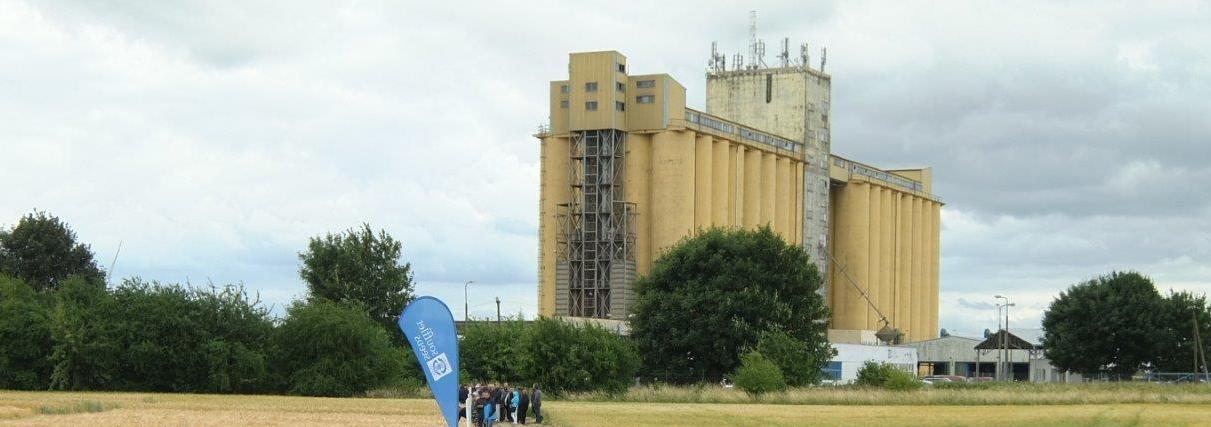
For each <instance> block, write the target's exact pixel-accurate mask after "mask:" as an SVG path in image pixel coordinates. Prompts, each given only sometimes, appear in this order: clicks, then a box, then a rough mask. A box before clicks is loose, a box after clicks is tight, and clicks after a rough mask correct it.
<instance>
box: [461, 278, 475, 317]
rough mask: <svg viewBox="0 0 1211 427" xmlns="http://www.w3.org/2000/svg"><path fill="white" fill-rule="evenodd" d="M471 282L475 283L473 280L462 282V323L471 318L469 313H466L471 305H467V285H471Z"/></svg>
mask: <svg viewBox="0 0 1211 427" xmlns="http://www.w3.org/2000/svg"><path fill="white" fill-rule="evenodd" d="M472 283H475V281H474V280H468V281H467V283H463V322H464V323H465V322H467V321H468V320H470V319H471V316H470V314H468V313H470V312H471V307H470V306H468V305H467V286H471V284H472Z"/></svg>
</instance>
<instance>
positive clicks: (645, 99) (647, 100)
mask: <svg viewBox="0 0 1211 427" xmlns="http://www.w3.org/2000/svg"><path fill="white" fill-rule="evenodd" d="M635 102H636V103H639V104H651V103H653V102H656V96H655V95H639V96H636V97H635Z"/></svg>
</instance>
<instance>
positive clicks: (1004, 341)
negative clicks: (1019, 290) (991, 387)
mask: <svg viewBox="0 0 1211 427" xmlns="http://www.w3.org/2000/svg"><path fill="white" fill-rule="evenodd" d="M993 298H997V299H1003V300H1005V303H1004V304H997V306H998V307H997V314H998V315H999V314H1001V310H1000V307H1005V329H1004V330H1005V333H1004V334H1002V335H1001V349H1002V353H1001V357H1000V359H1001V362H1002V363H1004V367H1003V371H1004V379H1005V380H1007V381H1008V380H1010V379H1011V378H1012V376H1011V374H1010V372H1009V371H1010V370H1011V369H1012V367H1013V365H1012V364H1010V363H1009V361H1008V358H1009V355H1010V353H1009V307H1013V306H1014V304H1012V303H1010V302H1009V297H1005V296H1002V295H993ZM1000 321H1001V319H997V323H1000Z"/></svg>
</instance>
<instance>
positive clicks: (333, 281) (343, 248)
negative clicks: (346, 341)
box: [299, 224, 413, 341]
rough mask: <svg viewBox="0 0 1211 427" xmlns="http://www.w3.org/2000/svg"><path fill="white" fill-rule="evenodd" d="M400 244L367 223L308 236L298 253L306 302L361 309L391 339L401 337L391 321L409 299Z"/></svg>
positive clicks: (409, 276) (407, 271) (406, 268)
mask: <svg viewBox="0 0 1211 427" xmlns="http://www.w3.org/2000/svg"><path fill="white" fill-rule="evenodd" d="M402 252H403V245H402V244H400V242H399V241H397V240H395V239H394V238H392V237H391V236H390V235H389V234H387V232H386V231H383V230H379V232H378V234H375V233H374V232H373V231H371V230H370V225H369V224H362V226H361V228H357V229H349V230H346V231H344V232H343V233H340V234H332V233H328V234H326V235H324V236H322V237H314V238H312V239H311V242H310V244H308V245H307V250H306V251H305V252H302V253H300V254H299V260H300V261H302V264H303V265H302V267H300V268H299V276H300V277H302V278H303V280H304V281H306V282H307V289H308V291H309V292H310V296H311V298H312V299H325V300H330V301H340V302H353V303H357V304H360V305H362V306H363V307H364V308H365V309H366V312H367V313H368V314H369V315H370V318H371V319H373V320H374V322H375V323H378V324H380V325H382V326H383V327H385V328H387V330H388V331H390V334H391V336H392V337H395V339H396V340H397V341H399V340H402V339H403V334H402V333H401V332H400V331H399V328H398V327H396V325H395V322H396V320H397V317H399V313H400V310H403V308H404V306H405V305H406V304H407V303H408V301H410V300H412V289H413V284H412V271H411V269H412V267H411V265H409V264H408V263H406V262H403V263H401V260H400V257H401V255H402Z"/></svg>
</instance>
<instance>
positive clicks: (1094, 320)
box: [1043, 272, 1164, 379]
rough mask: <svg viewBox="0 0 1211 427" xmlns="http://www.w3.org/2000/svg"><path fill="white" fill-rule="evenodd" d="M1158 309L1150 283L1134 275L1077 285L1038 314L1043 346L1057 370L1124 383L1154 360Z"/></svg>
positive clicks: (1159, 323) (1158, 297)
mask: <svg viewBox="0 0 1211 427" xmlns="http://www.w3.org/2000/svg"><path fill="white" fill-rule="evenodd" d="M1163 308H1164V301H1163V300H1162V298H1161V295H1160V293H1158V292H1157V291H1156V286H1154V285H1153V283H1152V280H1151V279H1148V278H1147V277H1144V276H1143V275H1141V274H1139V273H1136V272H1112V273H1110V274H1107V275H1104V276H1101V277H1097V278H1095V279H1092V280H1089V281H1086V282H1083V283H1078V284H1075V285H1073V286H1072V287H1070V288H1068V290H1067V291H1064V292H1061V293H1060V296H1059V297H1057V298H1056V299H1055V300H1054V301H1052V302H1051V306H1050V307H1048V308H1047V311H1046V312H1045V313H1043V347H1044V349H1045V350H1046V353H1047V357H1048V358H1049V359H1051V363H1052V364H1054V365H1055V366H1056V367H1058V368H1060V369H1063V370H1066V371H1072V372H1079V373H1081V374H1083V375H1096V374H1102V373H1105V374H1109V375H1113V376H1115V377H1118V378H1120V379H1127V378H1130V377H1131V375H1132V374H1134V373H1136V372H1137V371H1139V370H1140V369H1141V368H1144V367H1146V366H1147V365H1148V364H1149V362H1151V361H1152V360H1154V357H1155V355H1156V354H1157V352H1158V349H1159V346H1160V345H1161V337H1162V334H1160V333H1158V331H1160V330H1161V328H1162V327H1163V322H1162V320H1163V316H1162V313H1163V311H1162V310H1163Z"/></svg>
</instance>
